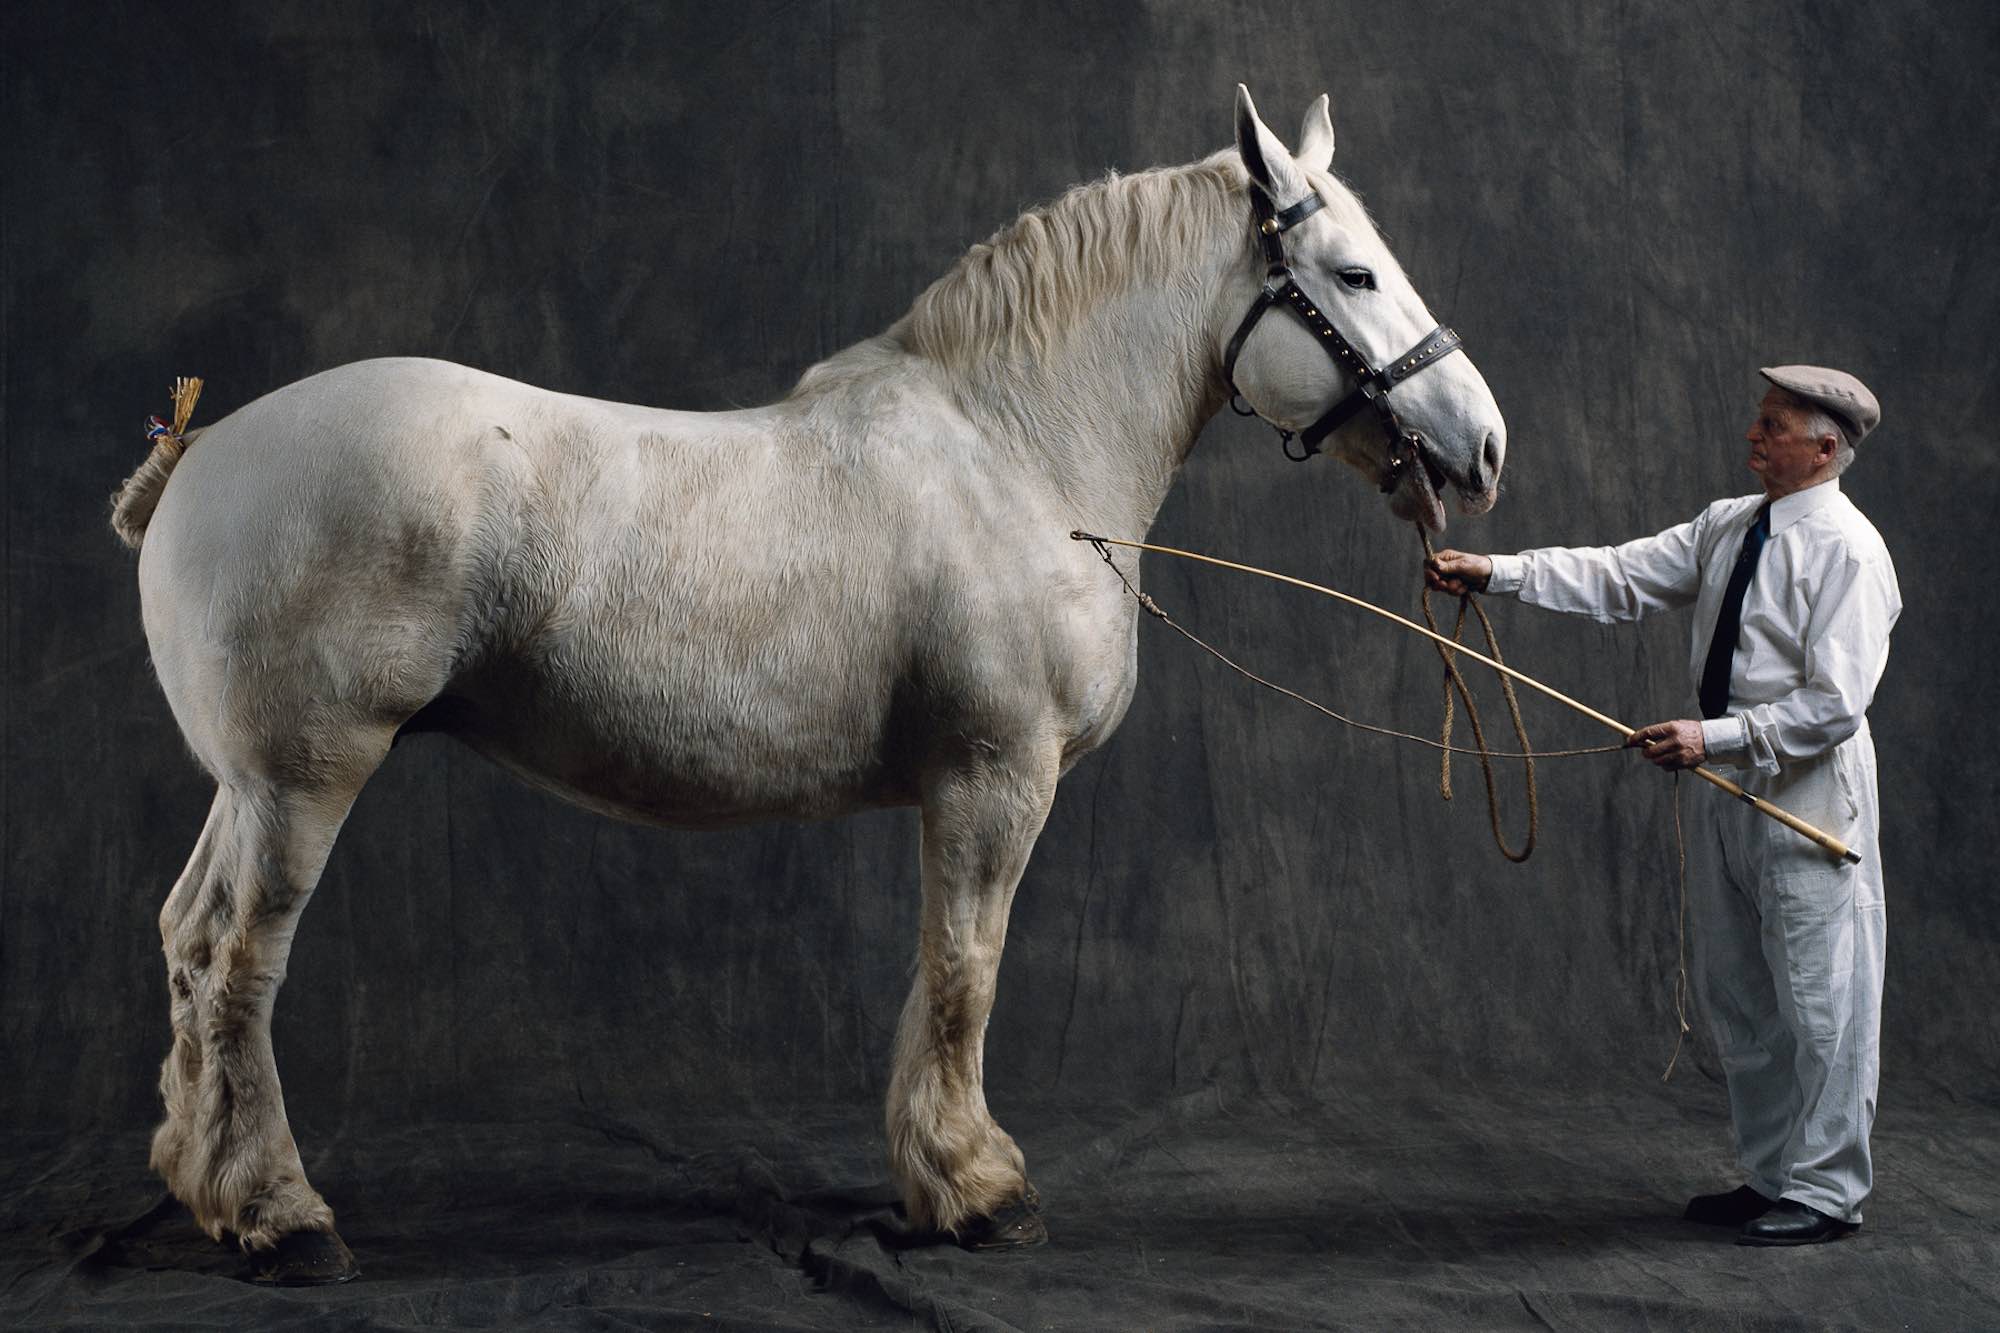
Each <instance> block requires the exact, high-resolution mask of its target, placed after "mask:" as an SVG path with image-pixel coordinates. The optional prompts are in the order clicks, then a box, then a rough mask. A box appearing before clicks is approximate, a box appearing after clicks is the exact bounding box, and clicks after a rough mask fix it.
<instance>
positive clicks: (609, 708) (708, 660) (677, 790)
mask: <svg viewBox="0 0 2000 1333" xmlns="http://www.w3.org/2000/svg"><path fill="white" fill-rule="evenodd" d="M692 658H693V660H690V661H684V662H678V663H665V662H652V663H648V664H646V666H645V667H644V668H641V669H634V664H632V663H629V662H627V663H624V664H620V665H616V666H613V665H610V664H592V665H585V664H581V663H578V662H576V661H574V660H571V661H566V662H557V663H550V662H548V661H546V660H545V661H542V662H537V663H529V662H521V663H513V664H504V665H503V664H496V665H495V666H493V667H489V668H487V669H485V670H482V671H481V672H480V673H478V674H477V675H476V676H475V677H473V678H470V679H467V680H465V681H462V682H460V683H458V684H457V685H455V686H454V687H453V688H452V690H450V691H449V692H448V693H447V695H446V696H445V698H443V699H441V700H440V701H439V702H438V704H437V705H435V706H434V707H433V709H431V710H427V712H429V713H430V716H429V717H426V718H423V719H420V720H419V721H418V724H417V725H416V726H415V727H413V728H412V729H414V730H440V731H446V732H449V733H451V734H453V735H455V736H456V737H458V738H459V739H460V740H462V741H464V742H465V743H466V744H468V745H470V746H472V748H474V749H476V750H478V751H480V752H481V753H482V754H485V755H486V756H487V757H489V758H491V759H493V760H494V761H495V762H497V763H499V764H500V765H501V766H503V767H505V768H507V769H510V770H511V771H513V772H515V773H516V774H518V775H519V776H521V777H522V778H524V779H525V780H527V781H529V782H530V783H532V784H534V785H536V786H539V787H542V788H544V789H546V790H549V791H551V792H553V793H555V794H556V795H559V796H561V797H563V798H564V799H567V800H570V801H573V802H575V803H577V804H579V805H583V806H585V807H588V808H590V809H594V810H598V811H601V812H603V813H606V814H611V815H614V816H617V817H620V818H625V819H636V820H640V821H643V822H646V823H653V824H661V825H666V826H670V827H680V828H716V827H725V826H728V825H733V824H741V823H747V822H753V821H757V820H763V819H773V818H793V819H820V818H827V817H831V816H834V815H839V814H844V813H848V812H850V811H854V810H859V809H864V808H868V807H872V806H881V805H896V804H905V803H908V802H910V801H913V800H914V799H915V782H914V777H913V775H912V774H911V773H909V772H908V771H906V767H905V766H902V765H899V764H898V763H897V762H896V746H895V745H894V743H893V735H894V732H895V730H896V728H895V726H894V725H893V719H892V710H891V707H890V696H891V691H890V690H889V689H888V688H886V686H884V687H881V688H872V689H871V688H867V687H864V686H862V685H860V684H859V683H857V682H853V681H846V682H835V681H832V680H830V679H828V678H827V676H826V675H821V674H819V673H812V672H806V671H792V672H783V671H778V670H775V669H773V667H774V665H775V664H765V665H763V666H760V667H756V668H753V669H750V670H744V669H742V667H741V664H732V665H728V666H725V665H723V664H721V663H718V662H716V661H715V660H714V658H713V656H712V655H703V654H693V655H692ZM552 667H553V669H551V668H552Z"/></svg>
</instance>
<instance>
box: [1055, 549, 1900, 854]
mask: <svg viewBox="0 0 2000 1333" xmlns="http://www.w3.org/2000/svg"><path fill="white" fill-rule="evenodd" d="M1070 540H1071V541H1079V542H1103V543H1105V544H1107V545H1110V546H1126V547H1130V548H1131V549H1133V550H1135V551H1152V552H1153V553H1155V554H1156V555H1173V556H1179V557H1180V558H1181V559H1183V560H1198V561H1200V562H1201V563H1202V564H1205V565H1216V566H1218V567H1220V568H1222V569H1233V570H1235V571H1237V572H1238V573H1239V574H1255V575H1258V576H1259V577H1261V578H1267V579H1275V580H1276V581H1277V582H1279V583H1289V584H1291V585H1292V586H1293V587H1295V588H1304V589H1306V590H1307V591H1308V592H1316V593H1320V594H1323V595H1324V596H1327V597H1331V598H1333V599H1335V600H1336V601H1341V602H1346V603H1347V604H1348V605H1349V606H1355V607H1359V608H1360V609H1361V610H1363V611H1367V612H1370V613H1372V614H1374V615H1378V616H1381V617H1382V618H1383V619H1384V620H1393V621H1395V622H1396V623H1397V624H1398V625H1401V626H1402V627H1403V628H1404V629H1406V630H1409V631H1411V632H1412V633H1415V634H1421V635H1423V636H1424V637H1425V638H1426V639H1433V640H1436V641H1437V642H1438V643H1441V644H1443V645H1444V647H1445V648H1446V649H1447V650H1448V651H1450V652H1453V653H1460V654H1463V655H1464V656H1466V657H1469V658H1471V659H1472V660H1473V661H1475V662H1482V663H1484V664H1485V665H1487V666H1489V667H1492V668H1493V669H1494V670H1495V671H1498V672H1499V673H1501V674H1502V675H1504V676H1511V677H1513V678H1514V679H1515V680H1518V681H1520V682H1521V683H1522V684H1523V685H1526V686H1528V687H1529V688H1530V689H1535V690H1540V691H1541V692H1542V693H1543V694H1546V695H1548V696H1549V698H1551V699H1554V700H1555V701H1556V702H1557V703H1562V704H1567V705H1568V706H1569V707H1571V708H1573V709H1575V710H1576V711H1577V712H1579V713H1582V714H1583V715H1584V716H1585V717H1587V718H1590V719H1591V720H1592V721H1594V722H1598V723H1601V724H1603V725H1604V726H1607V727H1609V728H1611V730H1613V731H1615V732H1617V733H1618V734H1619V735H1620V736H1623V737H1624V738H1625V739H1626V740H1628V741H1629V740H1631V739H1632V738H1633V737H1634V736H1636V735H1637V734H1638V731H1639V729H1638V728H1637V727H1628V726H1626V725H1625V724H1624V723H1623V722H1620V721H1619V720H1618V719H1617V718H1615V717H1611V716H1608V715H1607V714H1604V713H1600V712H1598V711H1597V710H1596V709H1595V708H1592V707H1591V706H1590V705H1588V704H1585V703H1579V702H1578V701H1577V700H1575V699H1572V698H1570V697H1569V696H1568V695H1567V694H1564V693H1563V692H1562V691H1561V690H1558V689H1555V688H1554V687H1552V686H1548V685H1544V684H1542V682H1540V681H1539V680H1536V679H1535V678H1534V677H1533V676H1530V675H1527V674H1525V673H1523V672H1520V671H1516V670H1515V669H1514V668H1513V667H1510V666H1508V665H1507V664H1506V663H1505V662H1496V661H1494V660H1493V659H1492V658H1490V657H1488V656H1486V655H1485V654H1484V653H1479V652H1475V651H1474V650H1472V649H1470V648H1467V647H1466V646H1465V645H1464V644H1461V643H1454V642H1453V641H1452V640H1450V639H1447V638H1446V637H1445V636H1444V635H1442V634H1438V633H1434V632H1433V631H1431V630H1428V629H1425V628H1424V627H1423V626H1422V625H1419V624H1417V623H1416V622H1415V621H1412V620H1405V619H1404V618H1403V617H1401V616H1399V615H1397V614H1396V613H1395V612H1394V611H1386V610H1384V609H1383V608H1381V607H1379V606H1377V605H1375V604H1374V603H1373V602H1366V601H1363V600H1362V599H1361V598H1359V597H1355V596H1352V595H1350V594H1348V593H1344V592H1341V591H1340V590H1339V589H1337V588H1328V587H1323V586H1322V585H1320V584H1317V583H1308V582H1306V581H1305V580H1304V579H1295V578H1293V577H1292V576H1291V575H1289V574H1277V573H1273V572H1272V571H1271V570H1268V569H1259V568H1258V567H1257V566H1255V565H1239V564H1237V563H1236V562H1235V561H1233V560H1221V559H1218V558H1216V557H1215V556H1212V555H1201V554H1199V553H1197V552H1195V551H1183V550H1180V549H1179V548H1177V547H1173V546H1155V545H1153V544H1152V543H1150V542H1130V541H1122V540H1120V539H1119V538H1117V537H1099V536H1096V535H1095V534H1093V533H1088V532H1083V531H1080V530H1079V531H1076V532H1072V533H1070ZM1690 771H1691V772H1692V773H1693V774H1694V775H1695V776H1696V777H1698V778H1700V779H1701V780H1702V781H1704V782H1708V783H1711V784H1713V785H1714V786H1717V787H1720V788H1722V790H1724V791H1726V792H1728V793H1729V794H1730V795H1731V796H1734V797H1735V798H1736V799H1737V800H1739V801H1742V802H1743V803H1744V804H1746V805H1748V806H1750V807H1751V808H1752V809H1754V810H1756V811H1757V813H1758V814H1760V815H1767V816H1769V817H1770V818H1772V819H1775V820H1777V821H1778V822H1779V823H1780V824H1783V825H1784V826H1785V827H1786V828H1788V829H1790V830H1791V831H1792V832H1794V833H1796V834H1798V835H1799V836H1800V837H1802V838H1807V839H1810V840H1811V841H1813V842H1815V843H1817V844H1819V846H1820V847H1822V848H1824V849H1825V850H1826V851H1827V852H1828V853H1829V854H1831V855H1833V856H1836V857H1839V858H1840V859H1841V860H1843V861H1846V862H1848V863H1849V864H1851V865H1860V864H1861V853H1859V852H1857V851H1855V850H1854V849H1853V848H1851V847H1849V846H1848V845H1847V844H1846V843H1844V842H1842V841H1841V840H1840V839H1838V838H1836V837H1834V836H1833V835H1832V834H1831V833H1828V832H1826V831H1825V830H1823V829H1819V828H1815V827H1814V826H1813V825H1811V824H1808V823H1807V822H1806V821H1805V820H1803V819H1800V818H1799V817H1798V816H1797V815H1795V814H1793V813H1792V812H1791V811H1789V810H1785V809H1782V808H1780V807H1778V806H1775V805H1772V804H1771V803H1770V802H1769V801H1767V800H1765V799H1764V798H1763V797H1761V796H1754V795H1752V794H1751V793H1749V792H1747V791H1744V790H1743V788H1741V787H1739V786H1737V785H1736V784H1735V783H1734V782H1731V781H1730V780H1729V779H1728V778H1725V777H1723V776H1722V775H1721V774H1720V773H1717V772H1714V771H1712V770H1710V769H1707V768H1703V767H1700V766H1699V765H1697V766H1696V767H1695V768H1693V769H1692V770H1690Z"/></svg>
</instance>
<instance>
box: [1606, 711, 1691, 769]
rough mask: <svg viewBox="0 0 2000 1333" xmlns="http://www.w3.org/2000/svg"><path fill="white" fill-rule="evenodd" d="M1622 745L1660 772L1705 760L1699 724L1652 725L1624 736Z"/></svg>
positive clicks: (1682, 722) (1662, 723) (1687, 722)
mask: <svg viewBox="0 0 2000 1333" xmlns="http://www.w3.org/2000/svg"><path fill="white" fill-rule="evenodd" d="M1625 744H1626V746H1627V748H1634V749H1637V750H1638V751H1639V752H1640V753H1641V754H1643V755H1645V756H1646V758H1648V759H1650V760H1652V761H1653V762H1654V763H1656V764H1658V765H1659V766H1660V767H1661V768H1693V767H1694V766H1695V765H1696V764H1699V763H1700V762H1701V761H1702V760H1704V759H1706V758H1707V757H1708V749H1707V747H1705V746H1704V745H1703V744H1702V741H1701V723H1699V722H1690V721H1680V722H1655V723H1653V724H1652V725H1651V726H1647V727H1640V728H1639V729H1638V730H1637V731H1635V732H1633V733H1632V734H1631V735H1630V736H1627V737H1626V738H1625Z"/></svg>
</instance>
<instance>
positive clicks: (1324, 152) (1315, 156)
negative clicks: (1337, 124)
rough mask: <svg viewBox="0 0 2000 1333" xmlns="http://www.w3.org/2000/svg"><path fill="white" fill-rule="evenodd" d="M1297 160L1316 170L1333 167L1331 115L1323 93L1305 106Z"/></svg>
mask: <svg viewBox="0 0 2000 1333" xmlns="http://www.w3.org/2000/svg"><path fill="white" fill-rule="evenodd" d="M1299 161H1301V162H1303V163H1305V164H1306V165H1307V166H1309V167H1312V168H1313V169H1314V170H1317V171H1328V170H1331V169H1332V167H1333V117H1332V116H1330V115H1328V114H1327V109H1326V94H1325V93H1321V94H1320V95H1319V96H1318V97H1317V98H1315V99H1313V104H1312V105H1311V106H1309V107H1307V108H1306V123H1305V124H1304V125H1303V126H1301V127H1300V129H1299Z"/></svg>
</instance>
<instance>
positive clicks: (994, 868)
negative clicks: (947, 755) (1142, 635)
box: [887, 749, 1058, 1248]
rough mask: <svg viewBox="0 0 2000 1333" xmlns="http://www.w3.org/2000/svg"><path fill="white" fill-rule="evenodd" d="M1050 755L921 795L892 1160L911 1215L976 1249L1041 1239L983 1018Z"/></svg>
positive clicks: (998, 762)
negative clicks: (999, 1110)
mask: <svg viewBox="0 0 2000 1333" xmlns="http://www.w3.org/2000/svg"><path fill="white" fill-rule="evenodd" d="M1057 764H1058V757H1057V755H1056V754H1055V753H1054V752H1053V750H1052V749H1051V750H1050V752H1048V753H1041V752H1039V751H1038V752H1035V753H1032V754H1028V755H1023V756H1020V757H1018V758H1016V759H1011V760H1010V759H1007V758H988V759H985V760H982V761H980V762H977V763H971V764H967V765H965V766H962V767H961V768H959V769H958V770H956V771H954V772H952V773H950V774H948V775H946V776H944V777H943V778H942V779H941V780H939V781H936V782H933V783H931V784H927V785H928V788H929V789H928V790H927V791H926V792H925V794H924V802H923V894H924V900H923V924H922V932H921V936H920V941H919V952H918V958H917V975H916V980H915V983H914V984H913V985H912V987H911V989H910V996H909V999H908V1001H907V1002H906V1003H905V1004H904V1006H903V1014H902V1019H901V1021H900V1022H899V1023H898V1025H897V1029H896V1053H895V1067H894V1070H893V1072H892V1074H891V1078H890V1085H889V1095H888V1105H887V1118H888V1132H889V1162H890V1169H891V1171H892V1173H893V1174H894V1176H895V1178H896V1183H897V1185H898V1187H899V1188H900V1190H901V1192H902V1195H903V1200H904V1204H905V1206H906V1207H907V1208H908V1210H909V1213H910V1216H911V1219H912V1220H913V1221H914V1222H915V1223H916V1224H917V1225H918V1226H920V1227H927V1228H934V1229H937V1230H941V1231H947V1232H950V1233H952V1234H953V1235H954V1236H955V1237H957V1239H958V1240H959V1241H960V1243H961V1244H965V1245H968V1246H972V1247H976V1248H988V1247H1000V1246H1011V1245H1032V1244H1036V1243H1038V1242H1040V1241H1042V1240H1045V1239H1047V1234H1048V1233H1047V1232H1046V1230H1045V1229H1044V1228H1043V1226H1042V1222H1041V1219H1040V1216H1039V1215H1038V1213H1037V1212H1036V1204H1037V1202H1038V1201H1037V1199H1036V1196H1035V1193H1034V1190H1033V1188H1032V1187H1031V1186H1030V1185H1029V1183H1028V1177H1027V1169H1026V1164H1025V1162H1024V1160H1023V1158H1022V1156H1021V1150H1020V1148H1019V1147H1017V1146H1016V1145H1015V1143H1014V1140H1013V1139H1012V1138H1011V1137H1009V1136H1008V1134H1007V1133H1006V1131H1004V1130H1002V1129H1001V1128H1000V1126H999V1125H998V1124H996V1123H995V1122H994V1120H993V1117H992V1115H991V1114H990V1113H989V1112H988V1110H987V1107H986V1092H985V1087H984V1078H985V1042H986V1020H987V1018H988V1016H989V1015H990V1014H991V1013H992V1010H993V993H994V983H995V981H996V979H997V977H998V975H999V970H1000V953H1001V949H1002V947H1003V946H1004V944H1005V942H1006V936H1007V913H1008V910H1009V908H1010V907H1011V906H1012V904H1013V899H1014V889H1015V887H1016V886H1017V885H1018V884H1019V883H1020V879H1021V872H1022V871H1023V869H1025V868H1026V866H1027V862H1028V855H1029V853H1030V852H1031V851H1032V850H1033V849H1034V844H1035V838H1036V837H1037V836H1038V835H1039V834H1040V832H1041V829H1042V824H1043V821H1044V820H1046V819H1047V817H1048V812H1049V804H1050V802H1051V801H1052V800H1053V799H1054V795H1055V784H1056V772H1057Z"/></svg>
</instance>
